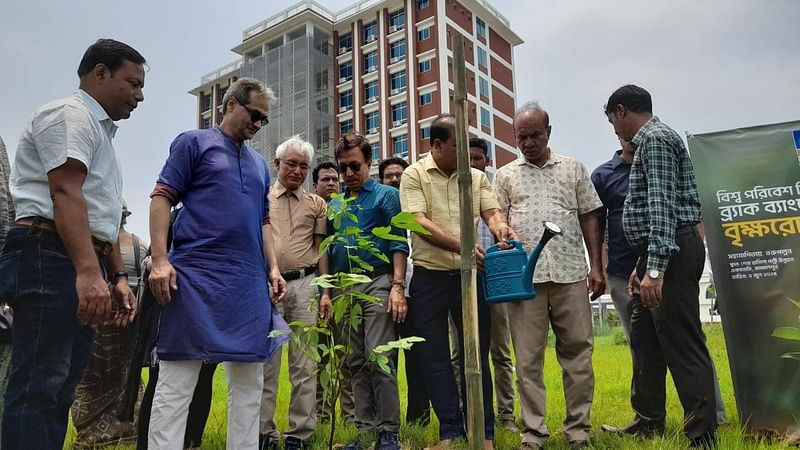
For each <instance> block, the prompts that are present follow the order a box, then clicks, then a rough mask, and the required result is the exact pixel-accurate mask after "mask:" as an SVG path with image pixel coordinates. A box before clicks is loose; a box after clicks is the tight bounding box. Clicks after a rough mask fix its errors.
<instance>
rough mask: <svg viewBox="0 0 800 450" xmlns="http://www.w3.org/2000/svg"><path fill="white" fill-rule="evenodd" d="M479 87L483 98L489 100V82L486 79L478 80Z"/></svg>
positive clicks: (480, 78)
mask: <svg viewBox="0 0 800 450" xmlns="http://www.w3.org/2000/svg"><path fill="white" fill-rule="evenodd" d="M478 87H479V89H478V90H479V91H480V93H481V97H486V98H489V81H488V80H487V79H486V78H483V77H479V78H478Z"/></svg>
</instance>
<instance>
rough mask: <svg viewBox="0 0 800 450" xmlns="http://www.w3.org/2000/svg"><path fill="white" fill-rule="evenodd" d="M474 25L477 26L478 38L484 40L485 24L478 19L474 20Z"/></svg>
mask: <svg viewBox="0 0 800 450" xmlns="http://www.w3.org/2000/svg"><path fill="white" fill-rule="evenodd" d="M475 23H476V24H477V27H476V28H477V30H478V37H479V38H483V39H484V40H485V39H486V22H484V21H482V20H481V19H480V18H479V17H476V18H475Z"/></svg>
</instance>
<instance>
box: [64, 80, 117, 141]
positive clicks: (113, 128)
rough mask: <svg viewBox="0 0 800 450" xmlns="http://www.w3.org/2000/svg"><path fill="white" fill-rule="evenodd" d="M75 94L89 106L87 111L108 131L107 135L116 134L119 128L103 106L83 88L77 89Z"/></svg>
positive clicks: (112, 135)
mask: <svg viewBox="0 0 800 450" xmlns="http://www.w3.org/2000/svg"><path fill="white" fill-rule="evenodd" d="M75 96H76V97H78V99H80V101H81V102H83V104H84V105H86V107H87V108H89V111H91V112H92V115H94V117H95V118H96V119H97V121H98V122H100V123H101V124H102V125H103V126H104V127H105V128H106V130H107V131H108V134H109V136H111V137H112V138H113V137H114V135H115V134H117V128H119V127H118V126H117V125H116V124H115V123H114V121H113V120H111V117H109V115H108V113H107V112H106V110H105V108H103V107H102V106H101V105H100V103H99V102H98V101H97V100H95V98H94V97H92V96H91V95H89V93H88V92H86V91H84V90H83V89H78V90H77V91H75Z"/></svg>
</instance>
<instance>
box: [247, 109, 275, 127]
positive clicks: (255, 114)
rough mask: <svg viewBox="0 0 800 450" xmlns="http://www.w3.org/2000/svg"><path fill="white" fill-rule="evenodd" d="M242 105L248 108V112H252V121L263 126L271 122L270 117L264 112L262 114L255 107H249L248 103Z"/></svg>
mask: <svg viewBox="0 0 800 450" xmlns="http://www.w3.org/2000/svg"><path fill="white" fill-rule="evenodd" d="M242 106H243V107H244V109H246V110H247V112H249V113H250V122H252V123H260V124H261V126H262V127H263V126H266V125H267V124H268V123H269V118H268V117H267V116H265V115H264V114H261V113H260V112H259V111H256V110H254V109H250V108H248V107H247V105H242Z"/></svg>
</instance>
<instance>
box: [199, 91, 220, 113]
mask: <svg viewBox="0 0 800 450" xmlns="http://www.w3.org/2000/svg"><path fill="white" fill-rule="evenodd" d="M220 103H222V102H220ZM209 109H211V94H209V95H203V112H205V111H208V110H209Z"/></svg>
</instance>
